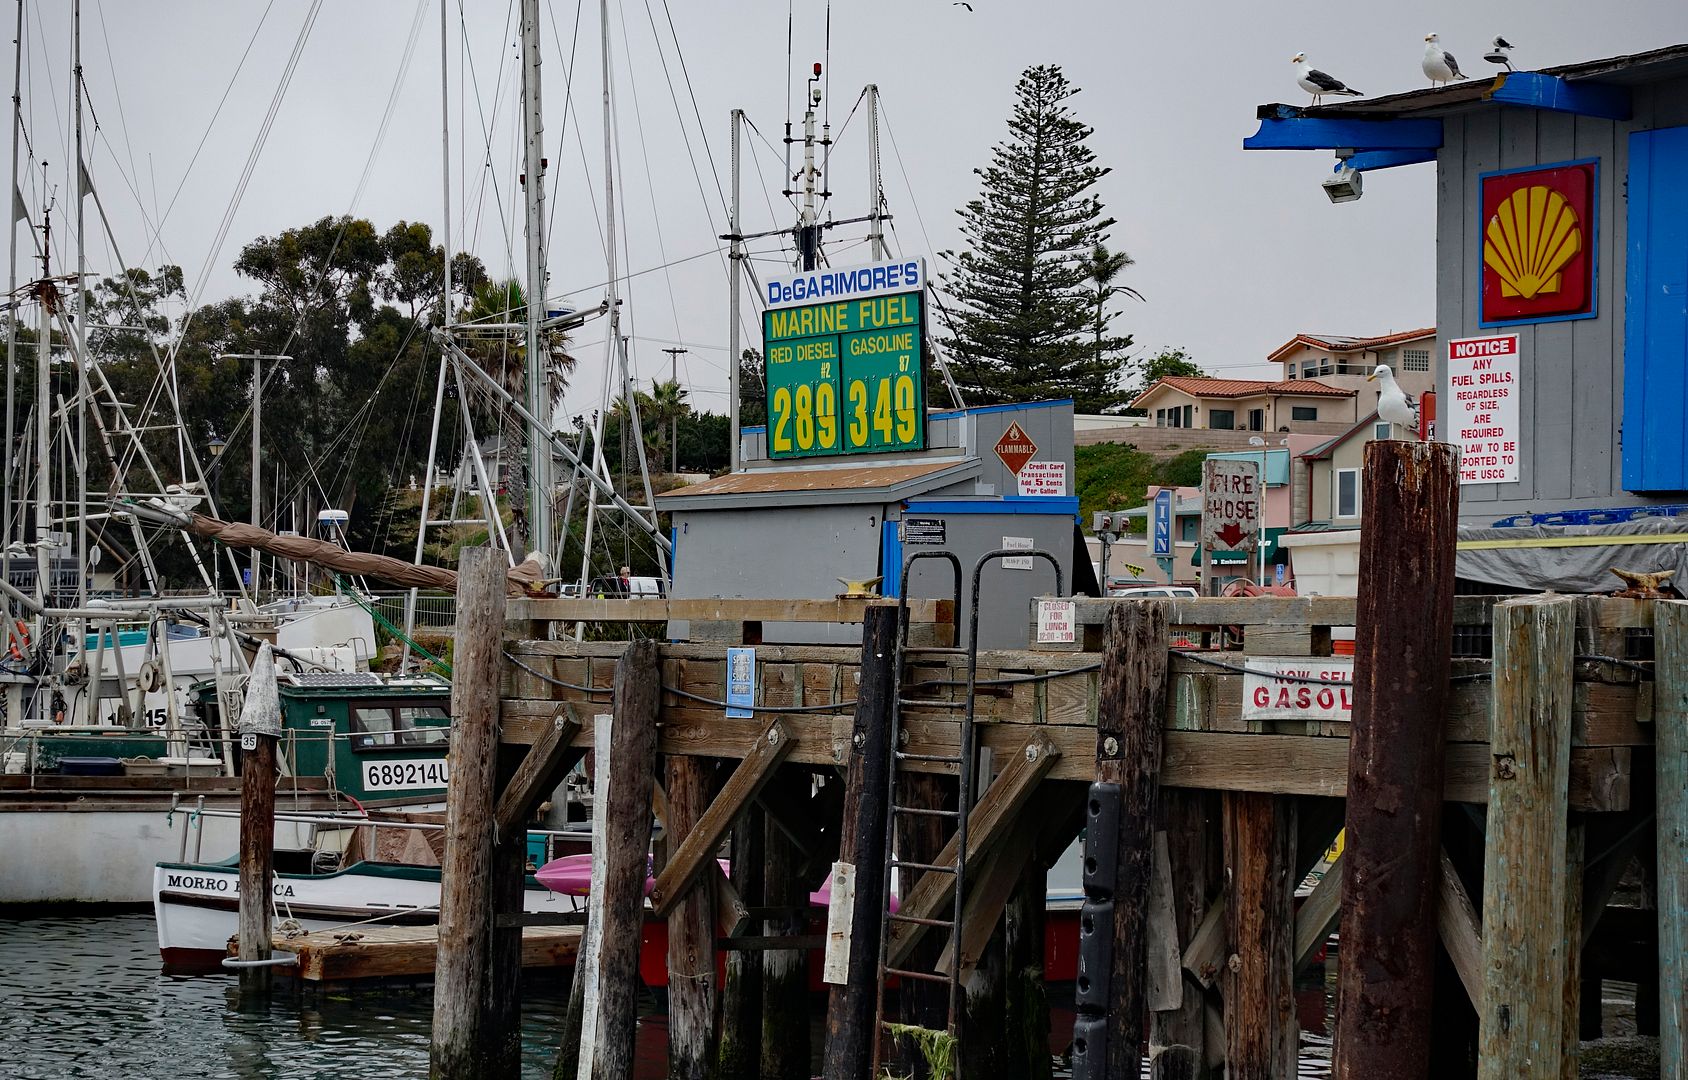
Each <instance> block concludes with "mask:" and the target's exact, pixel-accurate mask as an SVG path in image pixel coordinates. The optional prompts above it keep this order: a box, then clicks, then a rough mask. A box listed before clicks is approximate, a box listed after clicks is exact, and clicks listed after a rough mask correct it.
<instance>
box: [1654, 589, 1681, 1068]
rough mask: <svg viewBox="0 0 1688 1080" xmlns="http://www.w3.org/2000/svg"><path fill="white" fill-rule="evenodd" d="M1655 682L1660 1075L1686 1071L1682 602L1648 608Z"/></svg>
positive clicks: (1660, 604)
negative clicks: (1654, 660) (1683, 1012)
mask: <svg viewBox="0 0 1688 1080" xmlns="http://www.w3.org/2000/svg"><path fill="white" fill-rule="evenodd" d="M1653 619H1654V623H1653V640H1654V647H1655V649H1656V652H1655V657H1656V662H1655V663H1654V665H1653V669H1654V678H1655V679H1656V680H1657V684H1656V685H1655V687H1654V691H1653V726H1654V727H1655V728H1656V729H1657V731H1656V739H1657V744H1656V746H1655V755H1656V760H1657V765H1656V768H1657V772H1658V788H1657V796H1656V797H1657V800H1658V828H1657V839H1656V840H1655V843H1656V845H1657V849H1658V918H1659V984H1658V985H1659V998H1658V1000H1659V1002H1660V1004H1661V1005H1663V1006H1665V1007H1663V1008H1661V1009H1660V1010H1659V1075H1660V1076H1684V1075H1688V1031H1685V1030H1684V1028H1685V1022H1684V1019H1683V1016H1682V1003H1683V1002H1684V1001H1688V605H1685V604H1683V603H1680V602H1668V603H1659V604H1657V605H1655V606H1654V609H1653Z"/></svg>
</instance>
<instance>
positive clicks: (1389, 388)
mask: <svg viewBox="0 0 1688 1080" xmlns="http://www.w3.org/2000/svg"><path fill="white" fill-rule="evenodd" d="M1366 381H1367V382H1373V381H1375V382H1377V383H1379V384H1380V385H1381V386H1382V387H1383V389H1381V390H1380V391H1378V395H1377V418H1378V419H1379V420H1382V421H1383V422H1384V423H1386V424H1388V425H1389V433H1390V434H1391V435H1393V434H1395V425H1396V424H1400V425H1402V426H1403V427H1405V428H1406V429H1407V430H1408V431H1416V428H1417V417H1416V416H1415V415H1414V413H1413V402H1412V399H1411V398H1409V397H1408V396H1407V392H1406V391H1405V390H1402V389H1401V385H1400V384H1399V383H1397V382H1396V381H1395V373H1394V372H1393V371H1391V370H1389V365H1388V364H1379V365H1377V367H1375V368H1373V369H1372V373H1371V374H1370V375H1367V376H1366Z"/></svg>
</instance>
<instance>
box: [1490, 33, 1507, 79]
mask: <svg viewBox="0 0 1688 1080" xmlns="http://www.w3.org/2000/svg"><path fill="white" fill-rule="evenodd" d="M1483 59H1485V60H1487V61H1488V62H1489V63H1491V64H1499V65H1501V66H1503V67H1505V68H1506V70H1508V71H1511V70H1512V42H1510V41H1508V40H1506V39H1505V38H1503V37H1500V36H1498V35H1497V36H1496V37H1495V40H1494V41H1493V42H1491V43H1490V45H1489V51H1488V52H1486V53H1484V54H1483Z"/></svg>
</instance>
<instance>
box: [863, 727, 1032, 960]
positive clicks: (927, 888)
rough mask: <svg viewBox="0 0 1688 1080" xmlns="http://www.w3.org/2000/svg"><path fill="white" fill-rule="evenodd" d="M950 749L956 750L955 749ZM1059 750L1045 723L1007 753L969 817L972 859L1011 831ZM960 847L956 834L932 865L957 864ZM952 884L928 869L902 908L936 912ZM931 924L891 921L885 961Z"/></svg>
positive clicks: (911, 912)
mask: <svg viewBox="0 0 1688 1080" xmlns="http://www.w3.org/2000/svg"><path fill="white" fill-rule="evenodd" d="M950 752H951V753H952V754H953V753H954V752H955V751H954V750H951V751H950ZM1059 756H1060V751H1059V750H1058V748H1057V747H1056V746H1055V744H1054V743H1052V742H1050V741H1049V739H1048V738H1047V737H1046V736H1045V734H1044V730H1043V729H1041V728H1034V729H1032V730H1031V732H1030V734H1029V736H1028V737H1027V738H1025V739H1024V740H1023V742H1022V744H1021V746H1020V749H1019V752H1018V753H1016V754H1014V755H1013V756H1012V757H1010V758H1009V759H1008V762H1007V764H1006V765H1005V766H1004V768H1003V770H1002V772H1001V774H1000V775H999V776H997V778H996V781H995V783H993V784H991V786H990V787H989V788H988V789H986V791H985V793H984V795H983V796H981V797H980V799H979V801H978V802H976V803H974V804H973V810H972V812H971V813H970V814H969V815H968V817H967V861H968V862H972V861H973V860H975V859H977V858H979V857H980V856H981V855H983V854H984V853H985V852H986V851H988V850H990V848H991V846H992V845H994V844H996V843H997V842H998V841H1000V840H1001V839H1002V838H1003V837H1004V836H1005V835H1006V834H1007V830H1008V827H1009V826H1010V825H1012V824H1013V821H1014V818H1015V817H1016V816H1017V815H1018V814H1019V811H1020V809H1021V808H1022V807H1024V806H1025V805H1026V802H1027V800H1029V799H1030V798H1031V797H1032V793H1033V792H1035V791H1036V790H1037V785H1038V782H1039V781H1041V780H1042V779H1043V778H1044V777H1045V776H1047V775H1048V773H1049V771H1050V769H1051V768H1052V767H1053V765H1054V763H1055V760H1056V759H1057V758H1058V757H1059ZM960 847H961V845H960V842H959V840H958V839H957V837H955V836H952V837H950V839H949V841H948V842H947V843H945V844H944V847H943V850H941V851H940V852H938V855H937V857H936V858H934V859H933V860H932V865H933V866H953V865H955V857H956V852H957V851H958V850H959V849H960ZM953 885H954V878H952V877H951V876H950V875H948V874H940V873H935V872H933V873H927V874H925V875H924V876H922V877H921V879H920V880H919V881H918V882H917V883H916V884H915V885H914V887H913V888H912V889H910V890H908V894H907V895H906V896H905V897H904V898H903V902H902V908H901V912H902V913H903V914H905V915H908V916H911V917H913V918H919V919H931V918H935V917H936V916H937V915H938V912H939V910H940V909H941V908H942V907H943V905H944V903H945V902H946V901H947V900H949V899H950V897H951V896H952V894H953ZM926 929H927V928H926V927H924V926H922V925H920V924H918V923H910V922H897V923H893V924H891V927H890V930H889V931H888V935H887V936H888V938H889V941H888V943H887V945H886V962H887V963H889V964H890V965H891V966H892V967H900V966H901V965H902V961H903V960H905V959H907V958H908V954H909V951H910V950H911V949H913V948H914V946H915V945H916V944H918V943H919V941H920V938H921V936H922V935H923V934H924V932H925V931H926Z"/></svg>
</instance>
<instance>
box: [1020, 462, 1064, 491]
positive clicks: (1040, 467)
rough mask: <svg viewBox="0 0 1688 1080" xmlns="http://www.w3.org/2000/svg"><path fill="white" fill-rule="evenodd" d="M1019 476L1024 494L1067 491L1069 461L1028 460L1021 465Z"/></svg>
mask: <svg viewBox="0 0 1688 1080" xmlns="http://www.w3.org/2000/svg"><path fill="white" fill-rule="evenodd" d="M1019 476H1020V494H1022V495H1065V494H1066V493H1067V463H1066V462H1064V461H1028V462H1026V463H1025V464H1024V465H1022V466H1020V474H1019Z"/></svg>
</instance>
